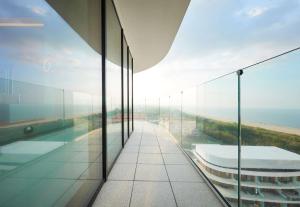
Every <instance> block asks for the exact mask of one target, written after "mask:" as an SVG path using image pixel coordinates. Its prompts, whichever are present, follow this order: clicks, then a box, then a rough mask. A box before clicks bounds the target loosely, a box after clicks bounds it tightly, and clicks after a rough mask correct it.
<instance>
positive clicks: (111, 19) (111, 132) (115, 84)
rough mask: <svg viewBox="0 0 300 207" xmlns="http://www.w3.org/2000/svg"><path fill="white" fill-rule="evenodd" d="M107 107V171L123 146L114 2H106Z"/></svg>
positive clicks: (119, 58)
mask: <svg viewBox="0 0 300 207" xmlns="http://www.w3.org/2000/svg"><path fill="white" fill-rule="evenodd" d="M106 12H107V27H106V36H107V44H106V47H107V48H106V51H107V56H106V93H107V97H106V100H107V102H106V107H107V135H106V136H107V146H106V147H107V166H106V169H107V172H109V171H110V169H111V168H112V165H113V163H114V161H115V160H116V158H117V156H118V154H119V152H120V151H121V148H122V119H121V117H122V116H121V107H122V106H121V78H122V76H121V55H122V51H121V38H120V37H121V25H120V23H119V20H118V16H117V13H116V11H115V8H114V5H113V2H112V1H110V0H108V1H107V2H106Z"/></svg>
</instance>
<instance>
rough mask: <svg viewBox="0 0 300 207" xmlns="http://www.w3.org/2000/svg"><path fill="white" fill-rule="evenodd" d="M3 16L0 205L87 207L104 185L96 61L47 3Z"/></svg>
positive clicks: (18, 6) (18, 5)
mask: <svg viewBox="0 0 300 207" xmlns="http://www.w3.org/2000/svg"><path fill="white" fill-rule="evenodd" d="M96 2H97V1H93V3H96ZM93 3H92V2H85V3H84V4H86V7H85V8H88V7H93V8H98V7H94V6H95V5H93ZM98 3H99V2H98ZM96 5H98V4H96ZM99 9H100V8H99ZM1 10H2V11H5V12H0V19H1V26H0V37H1V38H0V39H1V45H0V62H1V66H0V77H1V79H0V203H1V206H24V205H26V206H32V207H34V206H55V205H56V206H65V205H69V206H74V205H75V203H76V205H80V206H84V205H87V203H88V202H89V200H90V199H91V197H92V195H93V193H94V192H95V191H96V189H97V187H98V186H99V184H100V183H101V181H102V157H101V149H102V146H101V144H102V143H101V139H102V137H101V122H100V120H101V119H100V118H101V115H102V112H101V110H100V109H101V101H99V100H101V55H99V53H97V52H96V51H95V50H94V49H92V48H91V47H90V46H89V45H88V44H87V43H86V42H85V41H84V40H83V39H82V38H81V37H80V36H79V35H78V34H77V33H76V32H74V30H73V29H71V27H70V26H69V25H67V24H66V22H65V21H64V20H63V19H62V18H61V17H60V16H59V15H58V14H57V13H56V12H55V11H54V10H53V9H52V8H51V7H50V6H49V5H48V4H47V3H46V1H40V0H30V1H26V3H25V2H23V1H19V0H2V1H1ZM81 10H82V15H83V16H84V14H87V13H85V12H86V10H84V9H81ZM95 11H96V10H95ZM97 12H98V14H99V13H100V11H97ZM77 15H78V14H77ZM83 19H84V20H82V21H83V22H85V23H86V21H88V20H87V19H88V18H83ZM86 33H87V34H88V33H89V31H88V29H87V31H86ZM98 35H99V36H100V34H98ZM91 181H92V182H91Z"/></svg>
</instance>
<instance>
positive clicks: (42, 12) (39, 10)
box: [31, 6, 47, 16]
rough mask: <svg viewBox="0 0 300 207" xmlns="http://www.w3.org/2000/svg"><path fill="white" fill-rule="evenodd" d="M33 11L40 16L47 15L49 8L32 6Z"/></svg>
mask: <svg viewBox="0 0 300 207" xmlns="http://www.w3.org/2000/svg"><path fill="white" fill-rule="evenodd" d="M31 11H32V12H33V13H35V14H37V15H40V16H45V15H46V14H47V10H46V9H45V8H42V7H39V6H32V7H31Z"/></svg>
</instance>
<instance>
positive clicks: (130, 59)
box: [128, 52, 133, 134]
mask: <svg viewBox="0 0 300 207" xmlns="http://www.w3.org/2000/svg"><path fill="white" fill-rule="evenodd" d="M128 55H129V60H128V61H129V62H128V63H129V68H128V69H129V97H128V98H129V134H131V133H132V126H133V125H132V124H133V123H132V56H131V53H130V52H129V53H128Z"/></svg>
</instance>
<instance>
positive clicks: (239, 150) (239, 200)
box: [237, 70, 243, 207]
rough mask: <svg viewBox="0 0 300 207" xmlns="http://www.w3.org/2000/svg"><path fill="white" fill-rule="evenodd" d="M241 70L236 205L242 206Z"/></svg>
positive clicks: (239, 73) (238, 72) (240, 73)
mask: <svg viewBox="0 0 300 207" xmlns="http://www.w3.org/2000/svg"><path fill="white" fill-rule="evenodd" d="M242 74H243V70H238V71H237V76H238V206H239V207H241V206H242V201H241V144H242V127H241V75H242Z"/></svg>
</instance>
